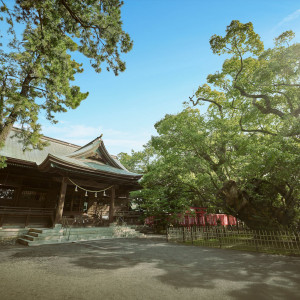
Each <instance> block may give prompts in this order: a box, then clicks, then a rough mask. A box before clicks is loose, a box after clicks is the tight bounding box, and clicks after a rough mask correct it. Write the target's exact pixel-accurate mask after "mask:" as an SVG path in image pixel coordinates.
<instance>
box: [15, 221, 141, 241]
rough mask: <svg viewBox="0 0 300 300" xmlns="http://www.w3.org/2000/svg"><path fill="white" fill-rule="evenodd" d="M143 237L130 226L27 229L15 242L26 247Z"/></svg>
mask: <svg viewBox="0 0 300 300" xmlns="http://www.w3.org/2000/svg"><path fill="white" fill-rule="evenodd" d="M129 237H144V234H142V233H140V232H137V231H136V230H135V229H134V228H132V227H130V226H115V225H112V226H109V227H90V228H53V229H49V228H46V229H36V228H31V229H29V231H28V233H27V234H26V235H24V236H23V237H22V238H19V239H18V240H17V242H18V243H20V244H23V245H26V246H39V245H45V244H60V243H71V242H76V241H88V240H100V239H108V238H129Z"/></svg>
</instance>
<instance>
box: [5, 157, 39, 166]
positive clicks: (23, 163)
mask: <svg viewBox="0 0 300 300" xmlns="http://www.w3.org/2000/svg"><path fill="white" fill-rule="evenodd" d="M6 163H7V164H9V165H14V166H20V167H24V168H37V167H38V166H37V164H36V163H35V162H32V161H27V160H22V159H17V158H13V157H7V156H6Z"/></svg>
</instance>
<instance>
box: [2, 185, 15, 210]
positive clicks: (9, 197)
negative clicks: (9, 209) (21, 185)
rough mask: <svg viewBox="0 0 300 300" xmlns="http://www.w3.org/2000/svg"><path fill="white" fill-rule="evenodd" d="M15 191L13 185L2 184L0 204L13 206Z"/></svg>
mask: <svg viewBox="0 0 300 300" xmlns="http://www.w3.org/2000/svg"><path fill="white" fill-rule="evenodd" d="M15 191H16V190H15V188H13V187H8V186H0V206H13V205H14V197H15Z"/></svg>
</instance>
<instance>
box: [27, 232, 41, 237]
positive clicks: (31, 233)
mask: <svg viewBox="0 0 300 300" xmlns="http://www.w3.org/2000/svg"><path fill="white" fill-rule="evenodd" d="M27 235H30V236H33V237H38V236H39V233H37V232H33V231H29V232H28V233H27Z"/></svg>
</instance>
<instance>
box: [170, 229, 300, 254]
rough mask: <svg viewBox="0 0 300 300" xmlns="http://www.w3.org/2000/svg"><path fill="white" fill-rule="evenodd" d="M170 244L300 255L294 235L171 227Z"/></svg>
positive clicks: (299, 244)
mask: <svg viewBox="0 0 300 300" xmlns="http://www.w3.org/2000/svg"><path fill="white" fill-rule="evenodd" d="M167 240H168V241H176V242H184V243H191V244H195V245H199V246H207V247H217V248H231V249H236V250H249V251H258V252H270V253H281V254H300V234H299V232H292V231H266V230H249V229H240V228H230V229H228V228H225V227H198V226H197V227H196V226H194V227H192V226H191V227H169V228H168V229H167Z"/></svg>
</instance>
